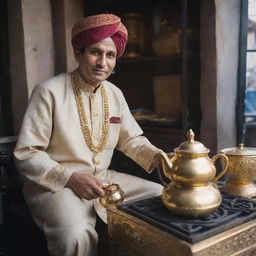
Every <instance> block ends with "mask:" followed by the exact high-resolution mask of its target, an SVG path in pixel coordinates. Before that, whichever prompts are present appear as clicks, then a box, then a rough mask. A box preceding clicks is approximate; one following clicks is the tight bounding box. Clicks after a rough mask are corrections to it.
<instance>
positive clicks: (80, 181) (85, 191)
mask: <svg viewBox="0 0 256 256" xmlns="http://www.w3.org/2000/svg"><path fill="white" fill-rule="evenodd" d="M66 187H68V188H71V189H72V190H73V191H74V192H75V193H76V194H77V195H78V196H79V197H80V198H85V199H87V200H92V199H96V198H98V197H99V196H104V190H103V189H102V188H103V187H104V184H103V182H102V181H101V180H100V179H98V178H96V177H95V176H93V175H90V174H80V173H76V172H74V173H73V174H72V175H71V176H70V178H69V180H68V182H67V184H66Z"/></svg>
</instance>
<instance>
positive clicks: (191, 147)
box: [174, 129, 210, 154]
mask: <svg viewBox="0 0 256 256" xmlns="http://www.w3.org/2000/svg"><path fill="white" fill-rule="evenodd" d="M187 138H188V140H187V141H185V142H183V143H181V144H180V145H179V147H178V148H175V149H174V152H175V153H184V154H202V153H209V152H210V150H209V149H208V148H206V147H205V146H204V145H203V144H202V143H201V142H199V141H196V140H194V138H195V134H194V132H193V131H192V129H189V131H188V132H187Z"/></svg>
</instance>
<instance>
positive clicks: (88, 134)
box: [71, 70, 109, 153]
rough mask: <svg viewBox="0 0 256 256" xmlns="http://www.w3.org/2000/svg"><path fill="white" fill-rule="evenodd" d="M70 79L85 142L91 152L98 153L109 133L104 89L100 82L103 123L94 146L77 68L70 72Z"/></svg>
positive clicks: (106, 99)
mask: <svg viewBox="0 0 256 256" xmlns="http://www.w3.org/2000/svg"><path fill="white" fill-rule="evenodd" d="M71 81H72V87H73V91H74V95H75V99H76V105H77V110H78V114H79V119H80V125H81V128H82V131H83V135H84V139H85V142H86V144H87V146H88V147H89V148H90V150H91V151H92V152H94V153H99V152H101V151H102V150H103V149H104V147H105V145H106V143H107V138H108V133H109V106H108V97H107V93H106V90H105V88H104V86H103V84H102V85H101V86H100V88H101V95H102V101H103V108H104V124H103V127H102V134H101V138H100V141H99V144H98V145H97V146H96V145H94V144H93V141H92V136H91V132H90V129H89V125H88V121H87V119H86V114H85V107H84V101H83V97H82V93H81V90H80V88H79V85H78V82H79V78H78V71H77V70H75V71H74V72H73V73H72V74H71Z"/></svg>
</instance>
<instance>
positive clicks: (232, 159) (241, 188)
mask: <svg viewBox="0 0 256 256" xmlns="http://www.w3.org/2000/svg"><path fill="white" fill-rule="evenodd" d="M220 152H221V153H224V154H225V155H226V156H227V157H228V159H229V166H228V170H227V173H226V176H227V183H226V184H225V186H224V188H223V190H224V191H225V192H226V193H227V194H230V195H234V196H242V197H247V198H250V197H253V196H256V185H255V184H254V182H253V180H254V179H255V178H256V148H249V147H244V145H243V144H239V147H234V148H225V149H222V150H221V151H220Z"/></svg>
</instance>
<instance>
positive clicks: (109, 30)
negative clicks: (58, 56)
mask: <svg viewBox="0 0 256 256" xmlns="http://www.w3.org/2000/svg"><path fill="white" fill-rule="evenodd" d="M107 37H110V38H111V39H112V40H113V42H114V44H115V46H116V50H117V57H120V56H121V55H122V54H123V53H124V50H125V46H126V43H127V40H128V32H127V29H126V28H125V26H124V25H123V24H122V22H121V19H120V18H119V17H118V16H116V15H114V14H97V15H92V16H88V17H86V18H83V19H81V20H80V21H78V22H77V23H76V24H75V25H74V27H73V29H72V45H73V47H74V49H75V50H76V51H79V50H81V49H83V48H86V47H88V46H90V45H92V44H95V43H97V42H99V41H101V40H104V39H105V38H107Z"/></svg>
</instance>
